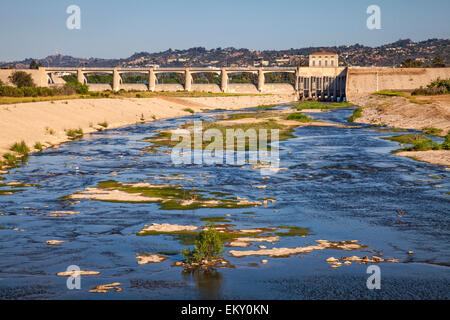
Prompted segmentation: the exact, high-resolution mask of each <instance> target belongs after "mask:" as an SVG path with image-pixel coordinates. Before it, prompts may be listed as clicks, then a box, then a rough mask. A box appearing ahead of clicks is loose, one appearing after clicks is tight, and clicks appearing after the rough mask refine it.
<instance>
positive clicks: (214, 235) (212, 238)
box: [182, 223, 223, 264]
mask: <svg viewBox="0 0 450 320" xmlns="http://www.w3.org/2000/svg"><path fill="white" fill-rule="evenodd" d="M222 253H223V243H222V240H221V239H220V236H219V233H218V232H217V231H216V229H215V228H214V224H212V223H207V224H206V230H203V231H201V232H200V233H199V235H198V237H197V240H196V241H195V246H194V250H191V249H184V250H183V252H182V256H183V257H184V258H185V259H186V263H188V264H192V263H201V262H202V261H204V260H207V261H208V262H211V261H212V260H214V259H218V258H220V257H222Z"/></svg>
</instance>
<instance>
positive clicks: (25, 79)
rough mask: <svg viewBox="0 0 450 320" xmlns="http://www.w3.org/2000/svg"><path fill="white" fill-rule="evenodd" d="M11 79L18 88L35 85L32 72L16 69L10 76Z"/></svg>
mask: <svg viewBox="0 0 450 320" xmlns="http://www.w3.org/2000/svg"><path fill="white" fill-rule="evenodd" d="M9 80H10V81H11V82H12V83H13V84H14V85H16V87H17V88H22V87H34V86H35V84H34V81H33V78H32V77H31V74H29V73H26V72H25V71H15V72H13V73H12V74H11V75H10V76H9Z"/></svg>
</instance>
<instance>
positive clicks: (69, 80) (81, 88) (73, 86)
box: [62, 74, 89, 94]
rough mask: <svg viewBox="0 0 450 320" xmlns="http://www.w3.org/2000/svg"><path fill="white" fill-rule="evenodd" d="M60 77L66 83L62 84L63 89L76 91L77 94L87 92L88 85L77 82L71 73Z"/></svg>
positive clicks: (70, 91) (71, 91)
mask: <svg viewBox="0 0 450 320" xmlns="http://www.w3.org/2000/svg"><path fill="white" fill-rule="evenodd" d="M62 78H63V80H64V81H65V82H66V84H65V85H64V89H65V90H67V91H68V93H78V94H88V93H89V87H88V86H87V85H85V84H82V83H81V82H79V81H78V79H77V77H76V76H75V75H73V74H71V75H67V76H63V77H62Z"/></svg>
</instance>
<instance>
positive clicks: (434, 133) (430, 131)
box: [422, 127, 442, 136]
mask: <svg viewBox="0 0 450 320" xmlns="http://www.w3.org/2000/svg"><path fill="white" fill-rule="evenodd" d="M422 131H423V132H424V133H425V134H427V135H430V136H440V135H441V134H442V129H437V128H433V127H426V128H423V129H422Z"/></svg>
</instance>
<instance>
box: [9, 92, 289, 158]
mask: <svg viewBox="0 0 450 320" xmlns="http://www.w3.org/2000/svg"><path fill="white" fill-rule="evenodd" d="M292 100H294V97H293V96H292V95H259V96H258V95H254V96H250V95H249V96H223V97H220V96H218V97H199V98H171V97H156V98H145V99H144V98H140V99H139V98H123V99H117V98H114V99H77V100H66V101H64V100H61V101H45V102H34V103H21V104H11V105H2V106H0V155H2V154H4V153H6V152H10V150H9V149H10V147H11V145H12V144H14V143H15V142H20V141H22V140H24V141H25V142H26V144H27V145H28V146H29V147H30V148H31V149H32V151H33V150H34V149H33V148H32V147H33V146H34V145H35V143H36V142H40V143H41V144H42V145H43V146H44V148H45V147H49V146H52V145H57V144H59V143H62V142H66V141H69V138H68V136H67V130H69V129H78V128H81V129H82V130H83V132H84V133H90V132H96V131H97V130H100V129H104V126H105V124H107V128H108V129H110V128H118V127H122V126H126V125H131V124H135V123H140V122H142V121H153V120H159V119H165V118H173V117H180V116H186V115H189V114H190V112H189V111H187V110H186V109H188V108H189V109H192V110H193V111H195V112H201V111H204V110H213V109H218V108H220V109H240V108H246V107H255V106H258V105H267V104H279V103H287V102H290V101H292ZM100 124H103V126H102V125H100Z"/></svg>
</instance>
